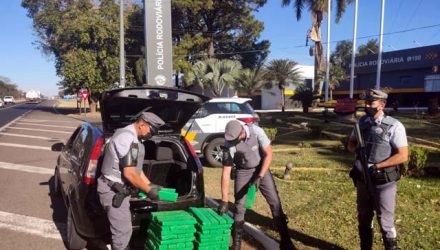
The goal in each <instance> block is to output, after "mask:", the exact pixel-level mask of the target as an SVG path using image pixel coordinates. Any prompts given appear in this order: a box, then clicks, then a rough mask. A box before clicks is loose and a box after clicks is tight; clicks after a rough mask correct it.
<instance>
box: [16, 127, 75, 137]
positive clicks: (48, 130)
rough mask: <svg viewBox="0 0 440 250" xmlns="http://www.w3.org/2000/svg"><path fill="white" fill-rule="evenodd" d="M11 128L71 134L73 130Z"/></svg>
mask: <svg viewBox="0 0 440 250" xmlns="http://www.w3.org/2000/svg"><path fill="white" fill-rule="evenodd" d="M9 129H23V130H31V131H43V132H53V133H62V134H69V135H70V134H72V132H67V131H56V130H48V129H37V128H22V127H9Z"/></svg>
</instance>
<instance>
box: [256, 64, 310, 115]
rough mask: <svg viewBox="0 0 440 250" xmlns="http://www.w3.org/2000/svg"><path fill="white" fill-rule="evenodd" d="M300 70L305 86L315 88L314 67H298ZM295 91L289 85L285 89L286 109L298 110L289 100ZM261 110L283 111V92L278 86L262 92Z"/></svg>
mask: <svg viewBox="0 0 440 250" xmlns="http://www.w3.org/2000/svg"><path fill="white" fill-rule="evenodd" d="M297 67H298V68H299V69H300V72H301V76H302V78H303V80H304V84H306V85H307V86H308V87H310V88H313V82H314V81H313V76H314V68H315V67H314V66H308V65H298V66H297ZM294 90H295V86H294V85H287V86H286V89H285V91H284V92H285V94H286V108H296V105H297V104H295V103H293V102H292V100H290V99H289V98H290V97H291V96H292V95H293V93H294ZM261 109H281V92H280V90H279V89H278V85H275V86H273V87H272V89H270V90H266V89H263V90H261Z"/></svg>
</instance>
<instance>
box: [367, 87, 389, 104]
mask: <svg viewBox="0 0 440 250" xmlns="http://www.w3.org/2000/svg"><path fill="white" fill-rule="evenodd" d="M387 98H388V94H387V93H385V92H383V91H381V90H378V89H370V92H369V94H368V95H367V97H366V100H367V101H375V100H383V101H386V100H387Z"/></svg>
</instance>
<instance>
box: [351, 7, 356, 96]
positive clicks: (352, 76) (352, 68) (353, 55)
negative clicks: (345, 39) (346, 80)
mask: <svg viewBox="0 0 440 250" xmlns="http://www.w3.org/2000/svg"><path fill="white" fill-rule="evenodd" d="M357 16H358V0H355V2H354V24H353V48H352V49H351V72H350V99H353V85H354V68H355V65H354V62H355V61H354V59H355V56H356V32H357Z"/></svg>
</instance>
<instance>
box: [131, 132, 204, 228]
mask: <svg viewBox="0 0 440 250" xmlns="http://www.w3.org/2000/svg"><path fill="white" fill-rule="evenodd" d="M144 146H145V159H144V162H143V171H144V173H145V175H146V176H147V177H148V179H149V180H150V181H151V182H152V183H154V184H156V185H160V186H162V187H164V188H173V189H175V190H176V192H177V193H178V197H177V201H175V202H168V201H152V200H150V199H149V198H148V197H146V198H141V197H139V196H137V195H136V194H133V195H132V197H131V199H130V208H131V210H132V214H133V226H134V227H137V226H138V225H139V224H140V223H141V221H142V220H143V219H145V218H147V217H148V216H147V214H148V213H149V212H154V211H167V210H181V209H184V210H185V209H188V208H189V207H203V206H204V199H205V197H204V187H203V179H202V178H203V175H202V174H201V169H199V167H198V166H197V164H196V162H195V159H194V157H193V156H192V155H190V154H189V151H188V150H187V149H185V147H186V145H185V142H184V141H183V138H182V137H181V136H180V135H176V136H170V135H167V136H161V135H159V136H154V137H153V138H152V139H150V140H148V141H146V142H144Z"/></svg>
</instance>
